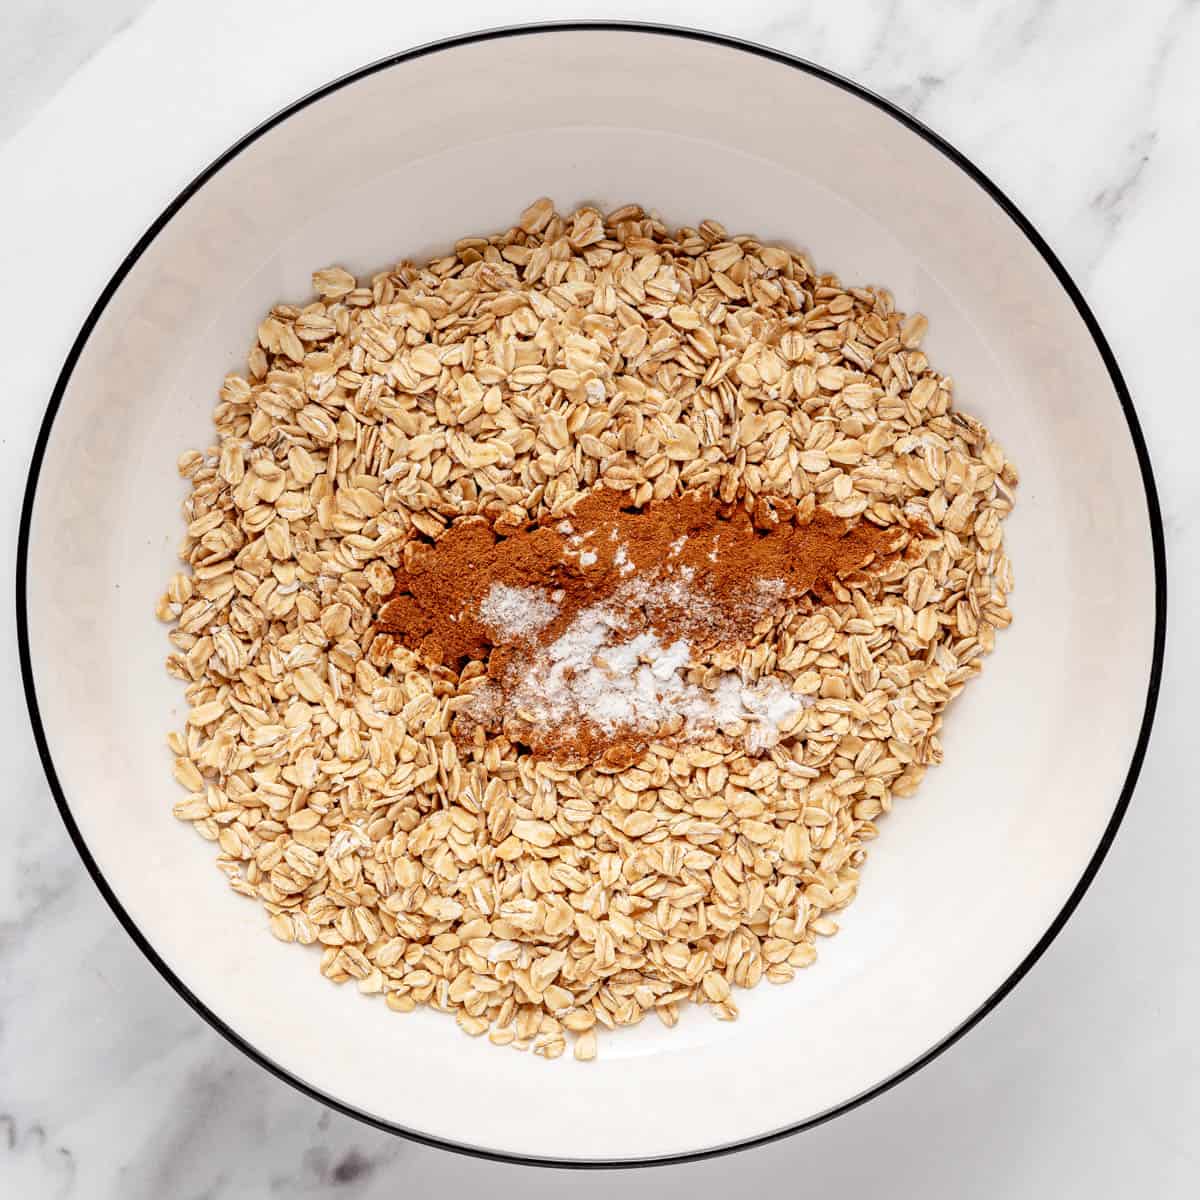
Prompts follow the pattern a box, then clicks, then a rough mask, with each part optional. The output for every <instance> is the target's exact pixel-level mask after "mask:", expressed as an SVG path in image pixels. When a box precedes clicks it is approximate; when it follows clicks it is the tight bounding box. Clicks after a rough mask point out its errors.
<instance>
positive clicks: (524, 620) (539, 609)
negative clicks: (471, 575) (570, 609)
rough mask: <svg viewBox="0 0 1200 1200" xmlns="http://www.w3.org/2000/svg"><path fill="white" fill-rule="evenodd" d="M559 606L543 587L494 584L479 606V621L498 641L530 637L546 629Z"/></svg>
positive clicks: (556, 613)
mask: <svg viewBox="0 0 1200 1200" xmlns="http://www.w3.org/2000/svg"><path fill="white" fill-rule="evenodd" d="M557 615H558V605H557V604H556V603H555V602H554V601H553V600H552V599H551V597H550V596H548V595H547V594H546V593H545V592H544V591H543V590H542V589H541V588H528V587H509V585H508V584H506V583H493V584H492V586H491V587H490V588H489V589H488V594H487V595H486V596H485V597H484V598H483V603H482V604H481V605H480V606H479V619H480V621H482V622H483V624H485V625H486V626H487V627H488V628H489V629H490V630H491V631H492V634H493V635H494V636H495V637H497V638H526V637H529V636H530V635H532V634H535V633H537V632H538V630H539V629H545V627H546V626H547V625H549V624H550V622H551V621H553V620H554V618H555V617H556V616H557Z"/></svg>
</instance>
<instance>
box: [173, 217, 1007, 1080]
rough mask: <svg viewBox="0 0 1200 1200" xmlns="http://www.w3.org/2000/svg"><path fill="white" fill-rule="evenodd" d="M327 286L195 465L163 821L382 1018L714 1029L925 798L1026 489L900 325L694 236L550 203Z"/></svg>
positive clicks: (1002, 599)
mask: <svg viewBox="0 0 1200 1200" xmlns="http://www.w3.org/2000/svg"><path fill="white" fill-rule="evenodd" d="M313 282H314V287H315V290H316V294H317V296H316V299H315V300H313V301H312V302H311V303H309V304H307V305H304V306H292V305H278V306H276V307H275V308H274V309H272V310H271V312H270V313H269V314H268V316H267V317H266V318H265V319H264V321H263V322H262V324H261V325H260V326H259V329H258V337H257V340H256V343H255V345H254V346H253V348H252V350H251V352H250V357H249V363H248V369H247V372H246V374H245V375H231V376H229V377H228V378H227V379H226V380H225V383H224V386H223V387H222V389H221V395H220V399H219V402H218V404H217V408H216V411H215V414H214V416H215V424H216V430H217V440H216V443H215V444H214V445H213V446H212V447H211V448H209V449H208V450H207V451H205V452H199V451H196V452H191V453H189V454H186V455H184V456H183V458H182V459H181V460H180V464H179V465H180V470H181V472H182V474H183V475H184V476H185V477H186V478H187V479H188V480H189V481H190V484H191V490H190V494H189V496H188V498H187V500H186V501H185V503H184V515H185V519H186V522H187V533H186V536H185V539H184V542H183V546H182V551H181V553H182V558H183V561H184V563H185V568H186V569H185V570H184V571H182V572H181V573H179V574H177V575H175V576H174V577H173V578H172V580H171V582H170V585H169V587H168V590H167V593H166V595H164V596H163V597H162V599H161V600H160V603H159V609H158V612H159V616H160V617H162V618H163V619H164V620H167V621H170V622H172V623H173V624H174V626H175V627H174V628H173V629H172V630H171V633H170V638H171V642H172V644H173V647H174V651H173V653H172V654H171V655H170V657H169V659H168V669H169V670H170V671H171V673H172V674H173V675H175V676H177V677H178V678H180V679H182V680H184V681H185V682H186V684H187V699H188V702H189V705H190V713H189V716H188V719H187V725H186V729H185V730H184V731H182V732H180V733H174V734H172V735H171V737H170V744H171V747H172V750H173V752H174V754H175V756H176V758H175V777H176V779H177V780H178V781H179V783H181V784H182V785H183V787H184V788H185V790H186V791H187V793H188V794H187V796H186V798H185V799H184V800H182V801H180V802H179V803H178V804H177V805H176V806H175V813H176V815H177V816H178V817H180V818H181V819H182V820H186V821H189V822H191V823H192V824H193V826H194V827H195V828H196V830H197V831H198V832H199V833H200V834H201V835H202V836H204V837H205V838H207V839H209V840H211V841H214V842H216V843H217V844H218V847H219V857H218V864H219V866H220V867H221V869H222V871H223V872H224V873H225V874H226V876H227V877H228V879H229V882H230V884H231V885H232V886H233V888H234V889H235V890H236V891H238V892H240V893H242V894H244V895H247V896H250V897H253V898H256V899H258V900H259V901H261V903H262V904H263V905H264V907H265V908H266V909H267V912H268V914H269V918H270V926H271V929H272V931H273V932H274V934H275V935H276V936H277V937H279V938H281V939H283V940H284V941H297V942H301V943H304V944H315V945H317V946H319V948H320V965H321V970H322V972H323V973H324V974H325V975H326V976H327V977H328V978H329V979H331V980H333V981H335V982H339V983H340V982H348V981H350V980H353V981H355V983H356V985H357V987H358V988H359V990H360V991H362V992H364V993H382V994H383V995H384V996H385V999H386V1001H387V1003H388V1005H389V1006H390V1007H391V1008H393V1009H395V1010H397V1011H400V1012H407V1011H410V1010H412V1009H413V1008H415V1007H416V1006H417V1005H421V1004H427V1005H430V1006H432V1007H435V1008H438V1009H441V1010H445V1011H450V1012H453V1013H454V1014H455V1016H456V1018H457V1020H458V1023H459V1024H460V1026H461V1027H462V1028H463V1029H465V1030H466V1031H467V1032H468V1033H471V1034H474V1035H479V1034H485V1033H486V1034H487V1036H488V1037H489V1038H490V1039H491V1040H492V1041H493V1042H496V1043H498V1044H502V1045H503V1044H511V1045H513V1046H515V1047H518V1048H521V1049H526V1048H532V1049H533V1050H534V1052H535V1053H538V1054H541V1055H544V1056H545V1057H547V1058H553V1057H557V1056H558V1055H559V1054H561V1053H562V1052H563V1050H564V1048H565V1046H566V1042H567V1038H568V1036H570V1037H572V1038H574V1052H575V1055H576V1057H577V1058H581V1059H588V1058H591V1057H593V1056H594V1055H595V1053H596V1033H597V1030H598V1029H599V1028H601V1027H604V1028H613V1027H615V1026H618V1025H625V1024H632V1023H635V1022H637V1021H640V1020H641V1019H642V1018H643V1017H644V1016H645V1015H646V1014H647V1013H649V1012H651V1011H653V1012H654V1013H655V1014H656V1015H657V1016H658V1017H659V1018H660V1019H661V1020H662V1021H663V1022H664V1023H665V1024H666V1025H668V1026H670V1025H674V1024H675V1022H676V1020H677V1019H678V1016H679V1010H680V1006H681V1005H682V1004H683V1003H684V1002H686V1001H694V1002H699V1003H702V1004H707V1005H709V1006H710V1007H711V1009H712V1011H713V1012H714V1013H715V1014H716V1015H717V1016H718V1017H721V1018H725V1019H730V1018H733V1017H734V1016H736V1013H737V1009H736V1006H735V1002H734V999H733V992H732V989H733V988H734V987H751V986H753V985H754V984H756V983H758V982H759V980H760V979H762V978H764V977H765V978H766V979H768V980H770V981H772V982H776V983H782V982H785V981H787V980H789V979H791V978H792V977H793V975H794V973H795V971H796V969H797V968H800V967H805V966H808V965H809V964H810V963H812V962H813V960H814V959H815V957H816V940H817V938H818V937H821V936H827V935H829V934H832V933H833V932H835V931H836V929H837V925H836V922H835V921H834V919H833V915H832V914H834V913H835V912H837V911H838V910H839V909H841V908H843V907H844V906H845V905H847V904H848V903H849V902H850V901H851V900H852V899H853V897H854V894H855V891H856V889H857V886H858V877H859V870H860V868H861V866H862V863H863V860H864V858H865V844H866V842H868V841H869V840H870V839H872V838H873V837H874V836H875V834H876V832H877V830H876V825H875V821H876V818H877V817H879V816H880V815H881V814H883V813H886V812H888V811H889V810H890V808H891V806H892V802H893V799H894V798H895V797H896V796H908V795H911V794H912V792H913V791H914V790H915V789H916V787H917V785H918V784H919V782H920V780H921V777H922V775H923V773H924V770H925V767H926V766H927V765H928V764H930V763H936V762H938V761H940V759H941V745H940V742H939V739H938V732H939V729H940V725H941V719H942V718H941V714H942V712H943V710H944V708H945V706H946V705H947V703H948V702H949V701H950V700H951V699H952V698H953V697H954V696H955V695H956V694H957V693H958V692H959V691H960V690H961V689H962V687H963V685H964V684H965V683H966V681H967V680H968V679H969V678H971V677H972V676H973V675H975V674H977V673H978V672H979V671H980V669H981V666H982V660H983V657H984V656H985V655H986V654H987V653H988V652H990V651H991V649H992V647H993V643H994V633H995V630H996V629H999V628H1002V627H1004V626H1005V625H1007V624H1008V622H1009V620H1010V614H1009V610H1008V606H1007V594H1008V592H1009V590H1010V589H1011V585H1012V579H1011V570H1010V567H1009V563H1008V559H1007V557H1006V556H1005V554H1004V551H1003V546H1002V539H1001V522H1002V521H1003V519H1004V517H1005V516H1006V515H1007V514H1008V512H1009V511H1010V510H1011V507H1012V488H1013V485H1015V483H1016V472H1015V470H1014V469H1013V467H1012V466H1011V464H1009V463H1008V462H1007V461H1006V460H1005V457H1004V455H1003V453H1002V452H1001V450H1000V449H999V447H998V446H997V445H996V444H995V443H994V442H993V441H992V440H991V439H990V438H989V436H988V433H987V431H986V429H984V427H983V426H982V425H981V424H980V423H979V422H978V421H976V420H975V419H974V418H972V417H969V416H967V415H966V414H964V413H962V412H960V411H958V410H956V409H954V408H953V407H952V403H951V384H950V381H949V380H948V379H946V378H944V377H942V376H940V375H938V374H937V373H936V372H935V371H933V370H932V369H931V367H930V366H929V363H928V361H927V359H926V357H925V354H924V353H923V351H922V350H921V349H920V343H921V339H922V335H923V333H924V328H925V321H924V318H922V317H920V316H914V317H909V318H906V317H904V315H903V314H901V313H898V312H896V311H895V309H894V307H893V304H892V299H891V297H890V295H889V294H888V293H887V292H886V291H883V290H882V289H879V288H846V287H843V286H842V285H841V284H840V283H839V282H838V280H837V279H836V278H835V277H834V276H831V275H821V274H818V273H817V272H816V271H815V270H814V269H813V267H812V266H811V265H810V264H809V262H808V261H807V259H806V258H805V257H804V256H803V255H801V254H798V253H796V252H793V251H789V250H786V249H782V248H779V247H775V246H765V245H763V244H761V243H760V242H758V241H756V240H755V239H754V238H751V237H730V236H729V235H728V234H727V233H726V231H725V230H724V229H723V228H721V226H720V225H717V224H716V223H715V222H705V223H704V224H702V225H701V226H700V227H699V228H698V229H690V228H684V229H680V230H678V231H675V232H671V231H670V230H668V228H667V227H666V226H665V225H664V224H663V223H662V222H661V221H660V220H658V219H657V218H656V217H654V216H652V215H650V214H648V213H646V212H645V211H643V210H642V209H640V208H638V207H636V206H629V207H626V208H624V209H621V210H619V211H617V212H614V213H610V214H609V215H608V216H607V217H604V216H602V215H601V214H600V213H599V212H597V211H596V210H595V209H592V208H582V209H580V210H578V211H577V212H575V213H572V214H571V215H570V216H567V217H562V216H559V215H557V214H556V213H555V212H554V211H553V209H552V206H551V204H550V203H549V201H546V200H540V201H538V202H537V203H535V204H534V205H532V206H531V207H530V208H529V209H528V210H527V211H526V212H525V213H524V214H523V216H522V218H521V221H520V223H519V225H517V226H516V227H514V228H513V229H511V230H509V231H508V232H506V233H503V234H499V235H496V236H493V237H490V238H485V237H479V238H467V239H464V240H462V241H460V242H459V243H457V245H456V246H455V248H454V252H453V253H452V254H448V255H446V256H445V257H443V258H440V259H436V260H434V261H433V262H430V263H427V264H424V265H415V264H411V263H401V264H400V265H399V266H397V267H395V268H394V269H392V270H389V271H385V272H383V273H381V274H379V275H377V276H375V277H374V278H373V279H372V280H370V281H369V282H367V283H363V284H361V285H360V284H359V282H358V281H356V280H355V279H354V278H353V277H352V276H351V275H350V274H349V273H348V272H346V271H344V270H341V269H340V268H331V269H328V270H323V271H318V272H317V273H316V274H315V275H314V277H313ZM668 527H669V529H668ZM668 532H669V534H670V539H669V541H666V543H665V553H664V552H663V551H664V542H663V539H664V538H665V537H666V536H667V533H668ZM614 533H615V537H614V536H613V535H614ZM455 572H457V577H455Z"/></svg>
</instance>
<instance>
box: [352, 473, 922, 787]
mask: <svg viewBox="0 0 1200 1200" xmlns="http://www.w3.org/2000/svg"><path fill="white" fill-rule="evenodd" d="M910 524H911V522H908V521H904V522H903V523H902V524H899V525H893V526H886V527H880V526H877V525H873V524H871V523H870V522H863V523H860V524H858V525H857V526H851V524H850V523H849V522H847V521H845V520H843V519H842V518H839V517H835V516H833V515H832V514H830V513H828V512H827V511H825V510H823V509H818V508H817V507H816V506H815V504H814V503H812V498H811V497H809V498H808V502H806V503H804V504H802V505H801V506H799V507H798V506H797V505H796V503H795V502H794V501H792V500H791V499H789V498H786V497H779V498H776V499H775V500H773V501H765V500H764V501H762V502H761V503H759V504H758V505H757V507H756V508H755V509H754V511H753V512H748V511H747V510H746V508H745V507H744V506H738V505H727V504H723V503H722V502H721V501H720V500H719V499H716V498H715V497H712V496H703V495H698V494H696V493H692V492H689V493H685V494H683V495H680V496H675V497H671V498H669V499H665V500H652V501H650V502H649V503H648V504H647V505H646V506H644V507H642V508H637V507H633V506H630V505H629V504H628V495H627V494H626V493H623V492H617V491H613V490H611V489H608V488H605V487H600V488H598V489H596V490H594V491H592V492H590V493H586V494H581V496H580V498H579V500H578V502H577V503H574V504H573V505H572V506H571V507H570V508H569V510H568V515H567V516H566V517H562V518H560V519H557V520H556V519H555V518H554V517H550V516H546V517H543V518H542V520H541V521H540V522H536V523H534V524H533V525H532V526H529V527H524V528H516V529H513V528H505V527H503V526H501V525H500V524H499V523H498V522H497V523H490V524H489V522H488V521H487V520H486V519H484V518H482V517H470V518H466V519H465V520H462V521H459V522H458V523H457V524H455V525H454V526H452V527H451V528H450V529H449V530H447V531H446V533H444V534H442V535H441V536H440V537H439V538H438V539H437V541H436V543H435V544H432V545H431V544H428V543H424V542H422V541H420V540H416V539H414V540H412V541H410V542H408V543H407V545H406V546H405V550H404V558H403V563H402V565H401V566H400V567H399V568H398V569H397V571H396V573H395V585H394V589H393V592H392V594H391V596H390V597H389V598H388V601H387V602H386V603H385V605H384V607H383V610H382V612H381V614H380V617H379V621H378V622H377V628H378V629H379V630H380V631H381V632H382V633H384V634H387V635H389V637H387V638H381V639H379V640H378V641H377V642H376V643H375V645H374V647H373V653H374V654H375V655H376V657H379V656H383V658H384V659H385V660H386V657H387V656H388V655H390V653H391V649H392V643H391V638H395V639H398V640H399V641H400V642H402V643H403V644H404V645H406V646H407V647H409V648H410V649H412V650H415V651H417V652H418V653H419V654H420V655H421V656H422V658H424V659H425V660H426V661H432V662H436V663H453V664H454V665H455V667H456V668H457V669H458V670H459V672H460V676H459V678H460V681H462V680H464V678H469V676H466V675H465V673H464V672H463V668H464V667H465V666H466V665H467V664H468V663H472V662H473V663H475V664H477V665H478V664H482V665H485V666H486V668H487V671H486V677H485V676H484V675H482V674H476V676H475V680H477V681H478V686H477V687H476V689H475V691H474V697H475V700H474V702H473V703H472V704H470V705H469V706H467V707H466V708H465V709H463V710H462V712H461V713H460V714H459V719H458V721H457V722H456V725H455V727H454V731H455V733H456V734H458V735H459V736H460V737H467V736H471V735H474V740H475V741H476V743H478V744H482V741H483V739H482V737H481V736H480V735H481V734H482V733H484V732H492V733H498V732H503V733H504V734H505V736H506V737H507V738H508V739H509V740H510V741H513V742H517V743H521V744H525V745H528V746H529V747H530V748H531V749H532V750H533V751H534V753H535V754H537V755H550V756H552V757H555V758H557V759H559V760H561V761H567V762H574V763H577V764H579V765H585V764H587V763H589V762H591V761H594V760H599V761H600V762H602V763H603V764H604V765H605V766H610V767H624V766H628V765H629V764H630V763H631V762H633V761H634V760H635V758H636V757H637V754H638V753H640V752H641V751H643V750H644V749H645V748H646V746H647V745H648V744H649V743H650V742H651V741H655V740H659V741H661V740H664V739H669V738H672V737H674V738H685V739H688V740H697V739H699V738H702V737H703V736H704V735H706V734H711V733H713V732H714V731H716V730H721V731H723V732H729V733H732V734H738V733H742V732H745V733H746V735H747V737H748V740H749V741H751V742H754V743H756V744H757V745H758V747H759V748H763V747H765V746H767V745H770V744H773V743H774V742H775V741H776V740H778V739H777V735H778V732H779V728H780V723H781V722H790V721H791V719H792V718H793V717H794V716H795V715H796V713H797V712H799V710H800V708H801V707H802V706H803V705H804V704H805V703H806V702H810V698H809V697H807V696H802V695H794V694H793V693H792V692H791V691H789V690H788V689H786V688H784V687H783V686H782V685H781V684H780V683H779V681H778V680H776V679H774V678H773V677H769V678H767V679H765V680H762V681H759V682H753V683H752V682H750V681H748V680H746V679H744V678H743V677H742V672H741V671H740V669H739V661H740V658H741V656H742V655H743V654H744V652H745V651H746V649H747V647H748V646H750V645H751V644H752V643H753V642H754V641H755V640H756V635H759V636H760V635H762V634H765V633H767V632H769V630H770V628H771V627H772V625H773V623H774V622H773V614H776V613H780V612H782V610H784V609H785V608H786V607H788V606H795V605H797V604H800V603H804V602H806V600H807V596H808V593H810V592H811V593H813V594H814V596H816V597H821V596H824V597H826V598H828V597H829V596H830V595H831V594H832V593H831V589H832V586H833V583H834V582H835V581H841V582H843V583H847V582H849V581H850V580H851V579H855V580H857V581H858V582H859V583H860V584H861V585H862V586H864V587H867V588H871V587H872V584H871V582H870V574H869V570H868V568H874V569H876V570H878V569H882V568H883V567H884V566H886V565H887V564H889V563H890V562H892V561H893V560H894V559H895V558H896V557H897V555H898V552H899V550H900V548H901V547H902V546H903V545H905V544H907V543H908V542H909V540H910V539H909V529H908V526H909V525H910ZM917 532H918V533H921V532H924V528H923V527H918V529H917ZM875 586H877V585H875ZM810 607H811V606H810ZM760 626H761V630H760ZM722 667H724V668H725V669H724V670H722V669H721V668H722ZM689 669H690V670H689ZM685 671H687V672H688V673H689V674H690V675H691V676H692V678H688V679H685V678H684V673H685Z"/></svg>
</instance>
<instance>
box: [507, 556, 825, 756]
mask: <svg viewBox="0 0 1200 1200" xmlns="http://www.w3.org/2000/svg"><path fill="white" fill-rule="evenodd" d="M686 582H687V581H686V580H683V579H679V578H675V579H673V580H670V581H657V582H656V583H654V584H648V583H646V582H645V581H637V584H636V585H626V588H625V589H623V591H624V592H637V593H638V597H639V599H641V600H642V601H643V602H649V603H650V604H653V603H654V602H655V601H656V600H657V601H658V602H659V603H661V602H663V600H665V599H667V598H668V595H669V597H670V599H671V600H673V601H674V602H676V603H678V602H679V601H680V600H681V599H683V600H686V599H687V596H686V595H685V594H682V593H684V592H685V591H686ZM509 590H511V591H516V590H518V589H509ZM655 593H658V594H657V595H655ZM620 594H621V593H618V595H620ZM523 603H526V604H527V603H528V602H527V601H523ZM627 621H628V617H627V616H626V615H625V612H624V611H623V610H622V609H621V608H619V607H617V606H615V605H611V604H596V605H593V606H591V607H589V608H585V609H583V610H582V611H581V612H580V613H578V614H577V615H576V617H575V619H574V620H573V621H572V622H571V624H570V625H569V626H568V627H567V628H566V630H565V631H564V632H563V633H562V634H561V635H560V636H559V637H558V638H556V639H555V640H554V641H553V642H551V643H550V644H549V645H548V646H546V647H544V648H543V649H541V650H540V651H538V652H536V653H535V654H533V655H532V656H531V658H530V659H529V660H528V661H527V662H526V663H524V664H522V665H519V666H518V668H517V669H518V671H519V675H518V677H517V679H516V680H515V682H514V686H513V692H512V695H511V698H510V703H511V705H512V707H515V708H519V709H522V710H524V711H525V712H527V713H529V714H530V716H531V717H532V719H533V720H534V721H536V722H538V723H539V724H543V723H544V724H558V725H567V724H570V725H574V724H577V723H578V722H579V721H588V722H591V723H592V724H593V725H596V726H598V727H599V728H600V729H602V730H604V731H605V732H606V733H615V732H616V731H617V730H619V729H633V730H644V729H652V728H654V727H655V726H657V725H659V724H660V723H662V722H663V721H666V720H669V719H671V718H673V717H682V718H683V720H684V725H685V727H686V729H687V731H688V732H689V733H691V734H703V733H704V732H706V731H709V732H711V731H712V730H713V729H723V728H727V727H740V728H744V730H745V737H746V745H747V748H748V749H751V750H758V749H764V748H766V747H769V746H772V745H774V744H775V742H776V741H778V738H779V730H780V728H781V727H782V726H784V725H786V724H787V723H789V722H790V721H791V720H792V718H794V717H795V715H796V714H797V713H798V712H799V711H800V709H801V708H803V707H804V706H805V705H806V704H807V703H808V701H807V699H806V698H805V697H802V696H797V695H795V694H794V693H792V692H791V691H790V690H789V689H788V688H787V687H785V686H784V685H783V684H782V683H781V682H780V681H779V680H778V679H775V678H767V679H764V680H760V681H759V682H757V683H754V684H750V683H747V682H746V681H744V680H743V679H742V678H741V676H740V675H739V674H737V673H736V672H727V673H725V674H724V675H723V676H722V677H721V678H720V679H719V680H718V682H717V686H716V687H715V688H713V689H711V690H710V689H706V688H702V687H700V686H699V685H697V684H695V683H692V682H690V681H689V680H688V679H687V678H686V677H685V673H686V671H687V668H688V665H689V663H690V660H691V653H692V651H691V645H690V643H689V642H688V641H687V640H686V639H685V638H679V639H677V640H676V641H674V642H672V643H671V644H670V645H667V646H664V645H663V644H662V642H661V641H660V640H659V638H658V636H657V635H656V634H654V633H652V632H648V631H642V632H640V633H636V634H633V635H632V636H631V635H630V632H629V630H628V628H627V627H626V626H627Z"/></svg>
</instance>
